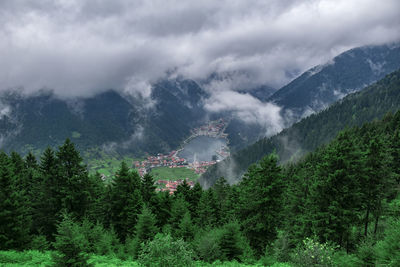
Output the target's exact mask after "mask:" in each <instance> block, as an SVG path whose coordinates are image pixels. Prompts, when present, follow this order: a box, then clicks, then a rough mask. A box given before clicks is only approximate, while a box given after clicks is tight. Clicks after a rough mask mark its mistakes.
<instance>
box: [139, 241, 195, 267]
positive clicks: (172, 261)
mask: <svg viewBox="0 0 400 267" xmlns="http://www.w3.org/2000/svg"><path fill="white" fill-rule="evenodd" d="M193 257H194V254H193V251H191V249H190V248H189V246H188V245H187V244H186V243H185V242H184V241H183V240H181V239H178V240H173V238H172V237H171V236H170V235H163V234H157V235H156V236H155V238H154V240H152V241H150V242H147V243H143V244H142V251H141V253H140V255H139V259H138V260H139V262H140V263H141V264H143V265H144V266H165V267H167V266H171V267H174V266H193V265H194V263H193Z"/></svg>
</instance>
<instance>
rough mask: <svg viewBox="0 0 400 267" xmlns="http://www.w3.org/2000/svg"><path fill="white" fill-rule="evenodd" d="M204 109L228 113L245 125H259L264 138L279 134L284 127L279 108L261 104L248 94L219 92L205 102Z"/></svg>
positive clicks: (227, 91) (229, 91) (270, 104)
mask: <svg viewBox="0 0 400 267" xmlns="http://www.w3.org/2000/svg"><path fill="white" fill-rule="evenodd" d="M204 107H205V108H206V109H207V110H208V111H210V112H222V111H230V112H232V113H233V115H234V116H235V117H237V118H239V119H241V120H242V121H244V122H246V123H254V124H259V125H261V126H263V127H264V129H265V131H266V132H265V135H266V136H271V135H273V134H275V133H278V132H280V131H281V130H282V127H283V125H284V121H283V119H282V117H281V115H280V111H281V108H280V107H278V106H276V105H274V104H272V103H263V102H261V101H260V100H258V99H257V98H255V97H253V96H251V95H249V94H241V93H238V92H235V91H231V90H220V91H218V92H216V93H214V94H213V95H212V96H211V97H210V98H209V99H208V100H207V101H206V103H205V105H204Z"/></svg>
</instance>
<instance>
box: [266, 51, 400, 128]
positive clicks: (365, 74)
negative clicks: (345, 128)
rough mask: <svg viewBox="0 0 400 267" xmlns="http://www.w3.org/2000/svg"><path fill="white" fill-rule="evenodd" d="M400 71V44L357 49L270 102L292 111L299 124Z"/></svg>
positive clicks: (303, 77)
mask: <svg viewBox="0 0 400 267" xmlns="http://www.w3.org/2000/svg"><path fill="white" fill-rule="evenodd" d="M399 68H400V44H396V45H381V46H365V47H359V48H354V49H351V50H349V51H346V52H344V53H342V54H340V55H339V56H337V57H335V58H334V59H333V60H332V61H331V62H328V63H327V64H325V65H320V66H316V67H314V68H312V69H310V70H308V71H306V72H305V73H303V74H302V75H301V76H300V77H298V78H297V79H295V80H293V81H292V82H290V83H289V84H288V85H286V86H284V87H282V88H281V89H279V90H278V91H277V92H275V93H274V94H273V95H272V96H271V97H270V98H269V99H268V100H269V101H272V102H274V103H276V104H278V105H279V106H281V107H283V108H284V110H286V111H288V110H290V114H291V115H292V116H294V121H296V120H298V119H299V118H302V117H305V116H307V115H309V114H311V113H313V112H317V111H320V110H322V109H324V108H326V107H327V106H329V105H330V104H331V103H333V102H335V101H337V100H338V99H340V98H342V97H343V96H345V95H347V94H349V93H352V92H355V91H358V90H360V89H362V88H364V87H365V86H367V85H369V84H371V83H373V82H375V81H377V80H380V79H382V78H383V77H384V76H385V75H386V74H388V73H391V72H393V71H395V70H397V69H399Z"/></svg>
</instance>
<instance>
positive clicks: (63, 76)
mask: <svg viewBox="0 0 400 267" xmlns="http://www.w3.org/2000/svg"><path fill="white" fill-rule="evenodd" d="M0 25H1V26H0V58H1V59H2V60H1V62H0V90H5V89H8V88H15V87H23V88H25V91H26V92H28V93H30V92H35V91H37V90H39V89H42V88H50V89H53V90H54V91H55V92H56V94H58V95H59V96H63V97H70V96H90V95H93V94H95V93H98V92H101V91H105V90H107V89H110V88H113V89H117V90H120V91H123V92H126V91H128V92H130V93H132V94H136V95H142V96H144V97H146V96H148V95H149V90H151V87H149V85H150V84H152V83H153V82H155V81H157V80H158V79H160V78H163V77H165V76H166V73H169V74H171V73H174V74H175V75H180V76H183V77H186V78H192V79H205V78H207V77H208V76H209V75H210V74H212V73H216V72H217V73H223V72H228V73H245V75H244V76H242V78H241V79H236V80H235V79H233V80H232V81H231V83H230V85H229V86H230V87H231V88H232V89H235V90H236V89H238V87H242V86H246V84H248V83H246V82H244V81H246V80H247V81H248V82H251V84H252V86H253V85H254V86H256V85H259V84H267V85H270V86H273V87H275V88H278V87H280V86H282V85H284V84H285V83H287V82H288V81H290V80H291V79H293V78H294V77H295V76H296V75H298V74H300V73H301V72H302V71H304V70H306V69H308V68H310V67H312V66H314V65H317V64H320V63H323V62H325V61H327V60H329V59H330V58H332V57H333V56H335V55H337V54H338V53H340V52H343V51H344V50H347V49H349V48H352V47H356V46H361V45H366V44H381V43H386V42H394V41H399V40H400V2H399V1H397V0H385V1H380V2H379V3H377V2H376V1H375V0H338V1H328V0H302V1H300V0H283V1H282V0H269V1H263V0H249V1H239V0H233V1H232V0H221V1H211V0H205V1H183V0H181V1H178V0H168V1H165V0H146V1H145V0H137V1H128V0H114V1H102V0H94V1H84V0H69V1H65V0H44V1H29V0H20V1H14V0H3V1H1V2H0ZM243 77H246V79H245V80H244V79H243ZM227 94H228V93H227V92H224V93H223V94H222V93H220V92H219V91H217V95H220V96H224V97H225V96H227ZM229 96H232V97H236V96H237V95H236V94H231V95H229ZM214 98H215V96H214ZM251 101H254V100H251ZM232 103H233V101H232ZM214 104H216V103H214Z"/></svg>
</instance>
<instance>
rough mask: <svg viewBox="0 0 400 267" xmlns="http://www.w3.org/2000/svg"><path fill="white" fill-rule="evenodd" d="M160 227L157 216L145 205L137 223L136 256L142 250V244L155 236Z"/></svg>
mask: <svg viewBox="0 0 400 267" xmlns="http://www.w3.org/2000/svg"><path fill="white" fill-rule="evenodd" d="M157 232H158V228H157V226H156V217H155V216H154V214H153V213H152V212H151V211H150V209H149V208H148V207H147V206H146V205H144V206H143V209H142V213H141V214H140V215H139V218H138V222H137V224H136V236H135V243H136V245H135V252H134V253H135V254H134V255H135V258H136V257H137V255H138V254H139V252H140V249H141V247H140V244H142V243H146V242H148V241H150V240H152V239H153V238H154V236H155V235H156V234H157Z"/></svg>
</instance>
